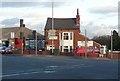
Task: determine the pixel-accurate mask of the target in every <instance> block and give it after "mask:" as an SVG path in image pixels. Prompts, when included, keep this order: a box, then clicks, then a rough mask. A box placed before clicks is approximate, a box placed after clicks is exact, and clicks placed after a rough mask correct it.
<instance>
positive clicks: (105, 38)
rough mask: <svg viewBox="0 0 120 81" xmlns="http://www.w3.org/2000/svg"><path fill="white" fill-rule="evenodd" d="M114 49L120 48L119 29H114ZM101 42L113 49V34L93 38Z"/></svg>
mask: <svg viewBox="0 0 120 81" xmlns="http://www.w3.org/2000/svg"><path fill="white" fill-rule="evenodd" d="M112 37H113V50H114V51H118V50H120V36H119V35H118V33H117V31H115V30H114V31H113V35H112ZM92 40H93V41H96V42H98V43H100V44H101V45H106V46H107V47H108V49H111V36H110V35H103V36H95V37H93V39H92Z"/></svg>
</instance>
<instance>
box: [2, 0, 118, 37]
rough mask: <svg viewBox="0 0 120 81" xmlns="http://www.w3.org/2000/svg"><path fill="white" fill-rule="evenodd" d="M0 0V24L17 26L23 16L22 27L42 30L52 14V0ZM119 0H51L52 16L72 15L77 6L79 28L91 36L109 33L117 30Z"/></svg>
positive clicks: (70, 16)
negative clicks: (24, 25) (23, 25)
mask: <svg viewBox="0 0 120 81" xmlns="http://www.w3.org/2000/svg"><path fill="white" fill-rule="evenodd" d="M24 1H25V0H17V1H16V0H2V2H1V3H0V22H1V23H0V27H16V26H19V19H24V23H25V24H26V27H28V28H30V29H36V30H37V31H38V32H43V30H44V27H45V24H46V20H47V18H48V17H52V6H51V1H52V0H36V2H35V0H34V1H33V0H26V2H24ZM118 1H119V0H54V17H55V18H75V17H76V14H77V8H79V14H80V23H81V26H80V29H81V31H82V32H81V33H82V34H84V30H85V29H86V30H87V36H88V37H89V38H92V37H93V36H99V35H110V32H111V30H114V29H115V30H117V31H118Z"/></svg>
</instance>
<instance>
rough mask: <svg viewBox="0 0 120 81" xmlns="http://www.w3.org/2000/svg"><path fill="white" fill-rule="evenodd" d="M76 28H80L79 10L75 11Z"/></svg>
mask: <svg viewBox="0 0 120 81" xmlns="http://www.w3.org/2000/svg"><path fill="white" fill-rule="evenodd" d="M76 26H80V15H79V9H77V15H76Z"/></svg>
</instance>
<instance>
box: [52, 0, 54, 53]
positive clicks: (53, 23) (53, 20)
mask: <svg viewBox="0 0 120 81" xmlns="http://www.w3.org/2000/svg"><path fill="white" fill-rule="evenodd" d="M53 7H54V1H53V0H52V32H53V30H54V28H53V27H54V19H53V12H54V11H53ZM53 38H54V36H53V37H52V55H53V44H54V39H53Z"/></svg>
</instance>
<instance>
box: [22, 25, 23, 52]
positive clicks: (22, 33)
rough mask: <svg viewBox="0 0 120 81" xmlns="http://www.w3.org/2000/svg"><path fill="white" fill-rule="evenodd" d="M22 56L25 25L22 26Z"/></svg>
mask: <svg viewBox="0 0 120 81" xmlns="http://www.w3.org/2000/svg"><path fill="white" fill-rule="evenodd" d="M22 54H23V25H22Z"/></svg>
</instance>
